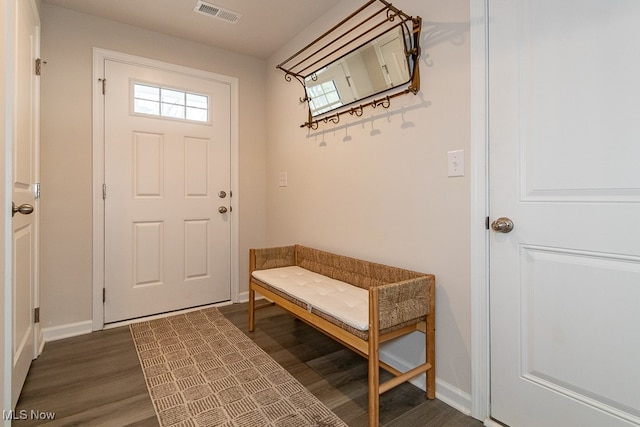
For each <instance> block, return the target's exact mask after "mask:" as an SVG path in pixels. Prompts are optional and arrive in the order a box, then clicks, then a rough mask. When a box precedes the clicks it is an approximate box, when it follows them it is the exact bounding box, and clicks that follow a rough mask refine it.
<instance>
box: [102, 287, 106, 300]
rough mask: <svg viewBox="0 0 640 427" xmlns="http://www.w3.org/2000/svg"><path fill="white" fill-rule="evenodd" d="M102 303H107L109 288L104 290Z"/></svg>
mask: <svg viewBox="0 0 640 427" xmlns="http://www.w3.org/2000/svg"><path fill="white" fill-rule="evenodd" d="M102 302H103V303H104V302H107V288H102Z"/></svg>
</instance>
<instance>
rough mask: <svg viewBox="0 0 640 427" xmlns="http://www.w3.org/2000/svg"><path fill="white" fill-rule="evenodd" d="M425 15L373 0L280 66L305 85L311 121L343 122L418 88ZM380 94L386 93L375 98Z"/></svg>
mask: <svg viewBox="0 0 640 427" xmlns="http://www.w3.org/2000/svg"><path fill="white" fill-rule="evenodd" d="M421 25H422V19H421V18H420V17H415V18H414V17H412V16H409V15H407V14H405V13H404V12H402V11H401V10H399V9H397V8H395V7H394V6H393V5H392V4H390V3H388V2H386V1H384V0H370V1H369V2H367V3H366V4H365V5H363V6H362V7H361V8H360V9H358V10H356V11H355V12H353V13H352V14H351V15H349V16H348V17H347V18H345V19H344V20H342V21H341V22H340V23H338V24H337V25H336V26H334V27H333V28H331V29H330V30H329V31H327V32H326V33H324V34H323V35H321V36H320V37H318V38H317V39H316V40H314V41H313V42H312V43H310V44H309V45H307V46H306V47H304V48H303V49H302V50H300V51H298V52H297V53H295V54H294V55H293V56H291V57H290V58H288V59H287V60H285V61H284V62H282V63H281V64H279V65H278V66H277V68H279V69H281V70H282V71H284V72H285V79H287V80H288V81H291V80H293V78H295V79H296V80H298V81H299V82H300V83H301V84H302V86H303V88H304V97H302V98H300V101H301V102H306V103H307V104H308V107H309V114H308V120H307V122H305V123H304V124H302V125H301V126H302V127H303V126H306V127H309V128H312V129H317V127H318V124H319V123H320V122H324V123H329V122H331V123H339V121H340V116H342V115H343V114H351V115H356V116H361V115H362V114H363V109H364V108H365V107H369V106H371V107H378V106H382V107H383V108H389V106H390V100H391V98H394V97H396V96H399V95H404V94H407V93H413V94H417V93H418V91H419V90H420V73H419V68H418V65H419V63H418V58H419V56H420V46H419V42H420V31H421ZM376 96H383V97H381V98H378V99H373V98H375V97H376Z"/></svg>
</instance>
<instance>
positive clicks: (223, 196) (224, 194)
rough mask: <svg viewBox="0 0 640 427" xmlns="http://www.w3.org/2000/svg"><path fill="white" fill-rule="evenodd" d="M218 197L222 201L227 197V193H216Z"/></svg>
mask: <svg viewBox="0 0 640 427" xmlns="http://www.w3.org/2000/svg"><path fill="white" fill-rule="evenodd" d="M218 197H220V198H221V199H224V198H225V197H227V192H226V191H220V192H218Z"/></svg>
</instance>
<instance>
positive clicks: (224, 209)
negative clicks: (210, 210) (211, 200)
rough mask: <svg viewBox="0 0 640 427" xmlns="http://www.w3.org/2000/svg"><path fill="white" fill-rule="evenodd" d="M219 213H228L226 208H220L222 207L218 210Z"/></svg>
mask: <svg viewBox="0 0 640 427" xmlns="http://www.w3.org/2000/svg"><path fill="white" fill-rule="evenodd" d="M218 212H220V213H227V208H225V207H224V206H220V207H219V208H218Z"/></svg>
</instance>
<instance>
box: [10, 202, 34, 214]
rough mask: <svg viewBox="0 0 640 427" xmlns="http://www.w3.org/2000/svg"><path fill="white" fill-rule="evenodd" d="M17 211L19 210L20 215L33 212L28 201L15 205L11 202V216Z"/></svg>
mask: <svg viewBox="0 0 640 427" xmlns="http://www.w3.org/2000/svg"><path fill="white" fill-rule="evenodd" d="M17 212H20V213H21V214H22V215H29V214H30V213H31V212H33V206H31V205H30V204H28V203H25V204H23V205H20V206H16V204H15V203H13V202H11V216H12V217H13V216H14V215H15V214H16V213H17Z"/></svg>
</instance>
